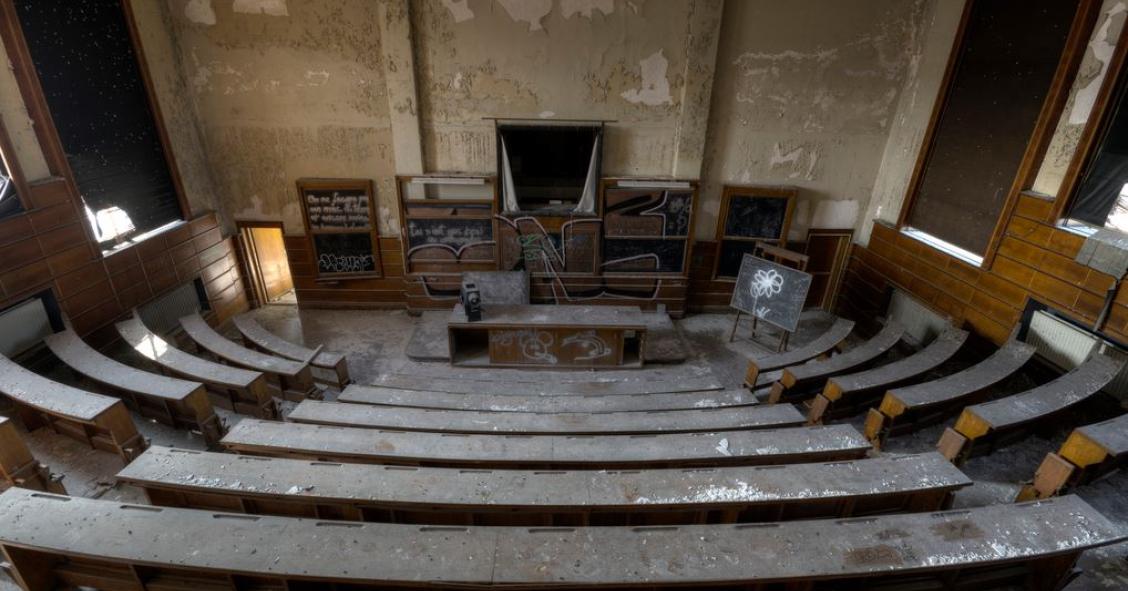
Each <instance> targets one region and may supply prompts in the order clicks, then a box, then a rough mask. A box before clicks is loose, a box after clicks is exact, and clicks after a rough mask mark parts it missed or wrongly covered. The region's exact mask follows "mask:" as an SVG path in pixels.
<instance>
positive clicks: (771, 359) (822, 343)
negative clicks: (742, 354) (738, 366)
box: [752, 318, 854, 372]
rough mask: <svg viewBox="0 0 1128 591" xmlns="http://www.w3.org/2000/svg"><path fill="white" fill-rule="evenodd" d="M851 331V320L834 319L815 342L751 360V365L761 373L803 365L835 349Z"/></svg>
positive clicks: (852, 323)
mask: <svg viewBox="0 0 1128 591" xmlns="http://www.w3.org/2000/svg"><path fill="white" fill-rule="evenodd" d="M853 330H854V321H853V320H847V319H845V318H837V319H835V321H834V324H832V325H831V326H830V328H828V329H827V330H826V332H824V333H822V334H821V335H819V336H818V337H816V338H815V340H813V341H811V342H809V343H807V344H806V345H804V346H802V347H799V348H796V349H792V350H790V351H784V352H783V353H776V354H774V355H768V356H766V357H761V358H760V359H753V360H752V363H755V364H756V367H757V368H758V369H759V370H760V371H762V372H767V371H772V370H775V369H781V368H784V367H789V366H792V365H795V364H797V363H803V362H804V361H807V360H808V359H814V358H815V357H818V356H819V355H822V354H823V353H826V352H827V351H830V350H831V349H833V348H835V347H837V346H838V345H839V344H840V343H841V342H842V341H844V340H846V337H848V336H850V333H851V332H853Z"/></svg>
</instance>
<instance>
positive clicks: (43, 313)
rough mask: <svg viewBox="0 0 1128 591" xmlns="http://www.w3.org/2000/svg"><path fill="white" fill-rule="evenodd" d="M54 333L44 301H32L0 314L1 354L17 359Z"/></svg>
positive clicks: (36, 299)
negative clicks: (16, 357)
mask: <svg viewBox="0 0 1128 591" xmlns="http://www.w3.org/2000/svg"><path fill="white" fill-rule="evenodd" d="M52 332H54V331H53V330H51V319H50V317H49V316H48V315H47V309H46V308H44V307H43V300H41V299H39V298H33V299H30V300H28V301H26V302H24V303H22V304H19V305H17V306H13V307H11V308H9V309H7V310H5V311H4V313H3V314H0V353H3V354H4V356H5V357H15V356H16V355H19V354H20V353H23V352H24V351H27V350H28V349H31V348H32V347H34V346H36V345H38V344H39V343H40V341H42V340H43V337H45V336H47V335H49V334H51V333H52Z"/></svg>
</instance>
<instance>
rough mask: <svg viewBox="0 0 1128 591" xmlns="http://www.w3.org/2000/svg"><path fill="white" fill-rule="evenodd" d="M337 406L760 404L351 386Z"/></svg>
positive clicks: (680, 395) (725, 394)
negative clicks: (518, 394)
mask: <svg viewBox="0 0 1128 591" xmlns="http://www.w3.org/2000/svg"><path fill="white" fill-rule="evenodd" d="M337 402H349V403H354V404H372V405H377V406H406V407H411V408H435V409H445V410H467V411H489V412H534V413H559V412H587V413H610V412H615V413H620V412H648V411H654V410H688V409H694V408H719V407H733V406H751V405H754V404H758V403H759V401H758V400H757V399H756V397H755V396H753V395H752V394H751V393H750V392H748V391H747V390H744V389H739V390H721V391H708V392H672V393H666V394H591V395H574V396H561V395H545V396H517V395H513V394H451V393H449V392H426V391H423V390H404V389H401V388H384V387H381V386H360V385H357V384H350V385H349V386H348V387H346V388H345V389H344V390H343V391H342V392H341V393H340V395H338V396H337Z"/></svg>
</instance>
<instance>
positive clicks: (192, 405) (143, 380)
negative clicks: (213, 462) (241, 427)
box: [43, 330, 224, 445]
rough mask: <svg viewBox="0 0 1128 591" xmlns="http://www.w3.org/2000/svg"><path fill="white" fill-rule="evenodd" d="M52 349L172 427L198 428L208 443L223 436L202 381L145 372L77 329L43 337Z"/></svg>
mask: <svg viewBox="0 0 1128 591" xmlns="http://www.w3.org/2000/svg"><path fill="white" fill-rule="evenodd" d="M43 342H44V343H46V344H47V347H48V348H50V349H51V352H52V353H54V354H55V357H58V358H59V360H60V361H62V362H63V363H65V364H66V365H67V366H69V367H70V368H71V369H73V370H74V371H76V372H78V373H80V374H82V375H83V376H85V377H86V378H88V379H90V380H93V381H95V382H98V383H99V384H102V385H104V386H106V387H108V388H111V389H112V390H113V391H114V393H121V394H122V395H123V396H122V400H124V401H125V403H126V405H127V406H129V407H130V408H132V409H134V410H136V411H137V412H139V413H141V414H142V415H144V416H147V417H150V418H154V419H156V420H158V421H160V422H162V423H164V424H166V425H170V426H172V427H183V428H186V429H191V430H194V431H198V432H199V433H200V434H201V435H202V436H203V438H204V441H205V442H207V444H208V445H213V444H215V443H218V442H219V439H220V438H221V437H223V433H224V429H223V425H222V424H221V423H220V421H219V417H217V416H216V415H215V409H214V408H212V404H211V400H210V399H209V398H208V393H207V389H206V388H204V385H203V384H201V383H199V382H189V381H186V380H179V379H176V378H171V377H167V376H162V375H160V374H154V373H150V372H147V371H142V370H140V369H137V368H135V367H131V366H128V365H125V364H123V363H119V362H117V361H115V360H113V359H111V358H109V357H106V356H105V355H102V354H101V353H99V352H98V351H96V350H94V348H93V347H91V346H90V345H87V344H86V343H85V342H84V341H83V340H82V339H81V338H79V336H78V335H77V334H75V333H74V331H71V330H64V331H63V332H60V333H56V334H53V335H50V336H48V337H47V338H45V339H43Z"/></svg>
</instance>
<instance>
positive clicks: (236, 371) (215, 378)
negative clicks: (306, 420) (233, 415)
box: [116, 316, 279, 419]
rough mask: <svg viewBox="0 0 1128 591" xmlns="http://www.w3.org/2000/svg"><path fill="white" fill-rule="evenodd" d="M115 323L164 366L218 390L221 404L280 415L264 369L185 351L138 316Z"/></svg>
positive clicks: (262, 415)
mask: <svg viewBox="0 0 1128 591" xmlns="http://www.w3.org/2000/svg"><path fill="white" fill-rule="evenodd" d="M116 326H117V331H118V333H119V334H121V337H122V338H123V339H125V342H126V343H129V345H130V346H132V347H133V349H134V350H135V351H137V352H138V353H140V354H141V355H142V356H143V357H145V358H147V359H149V360H150V361H152V362H154V363H155V364H157V366H159V367H161V368H162V369H163V370H165V371H167V372H169V373H171V374H173V375H177V376H180V377H184V378H188V379H190V380H196V381H199V382H203V383H204V384H206V385H207V386H208V387H209V391H212V392H214V393H216V394H218V396H215V397H213V400H214V401H215V402H216V403H217V404H219V405H220V406H222V407H224V408H227V409H229V410H233V411H235V412H238V413H243V414H249V415H252V416H256V417H259V418H263V419H274V418H278V417H279V412H278V405H277V404H276V403H275V402H274V398H273V397H272V396H271V394H270V388H269V387H268V386H267V383H266V376H264V375H263V374H262V373H260V372H257V371H250V370H247V369H240V368H238V367H231V366H229V365H223V364H221V363H215V362H214V361H209V360H207V359H201V358H200V357H196V356H195V355H191V354H189V353H185V352H184V351H181V350H180V349H177V348H176V347H173V346H172V345H170V344H168V343H167V342H166V341H165V340H164V339H162V338H161V337H159V336H157V335H156V334H155V333H153V332H152V331H150V330H149V329H148V328H147V327H146V326H145V325H144V323H142V322H141V319H140V318H138V317H136V316H135V317H133V318H130V319H129V320H124V321H122V322H118V323H117V325H116Z"/></svg>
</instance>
